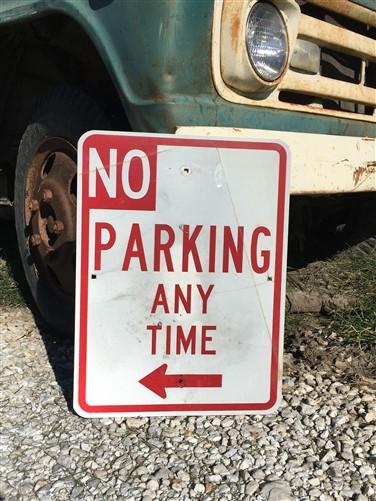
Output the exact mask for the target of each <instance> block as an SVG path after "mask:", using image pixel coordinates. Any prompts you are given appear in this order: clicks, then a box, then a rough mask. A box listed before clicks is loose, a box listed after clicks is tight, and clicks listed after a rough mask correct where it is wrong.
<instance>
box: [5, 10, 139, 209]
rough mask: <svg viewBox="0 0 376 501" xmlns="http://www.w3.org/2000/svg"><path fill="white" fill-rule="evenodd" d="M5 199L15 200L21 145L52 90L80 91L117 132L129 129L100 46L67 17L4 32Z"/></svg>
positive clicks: (39, 21)
mask: <svg viewBox="0 0 376 501" xmlns="http://www.w3.org/2000/svg"><path fill="white" fill-rule="evenodd" d="M0 61H1V64H2V71H1V76H0V116H1V117H2V120H1V121H0V134H1V136H0V137H1V141H0V199H1V197H7V198H9V199H11V200H12V199H13V179H14V166H15V163H16V156H17V150H18V145H19V142H20V139H21V136H22V134H23V131H24V130H25V127H26V125H27V124H28V122H29V120H30V117H31V115H32V113H33V111H34V109H35V107H36V105H37V103H38V100H39V99H40V98H41V96H43V95H44V94H45V93H46V92H48V91H49V90H50V89H51V88H52V87H56V86H58V85H69V86H74V87H79V88H80V89H82V90H83V91H85V92H86V93H87V94H89V95H91V96H92V97H93V98H94V99H96V101H97V102H98V103H100V106H101V108H102V109H103V111H104V112H105V113H106V114H107V115H108V116H109V118H110V120H111V123H112V125H113V128H114V129H123V130H124V129H127V128H129V124H128V120H127V117H126V115H125V112H124V107H123V104H122V102H121V99H120V97H119V93H118V91H117V89H116V88H115V85H114V83H113V81H112V79H111V76H110V75H109V73H108V71H107V69H106V67H105V65H104V63H103V61H102V59H101V57H100V55H99V54H98V51H97V50H96V48H95V46H94V44H93V43H92V41H91V40H90V38H89V37H88V35H87V34H86V33H85V31H84V30H83V29H82V27H81V26H80V25H79V24H78V23H77V22H76V21H74V20H73V19H71V18H70V17H68V16H65V15H61V14H54V15H49V16H46V17H43V18H40V19H37V20H34V21H30V22H24V23H19V24H13V25H11V26H5V27H2V28H1V29H0Z"/></svg>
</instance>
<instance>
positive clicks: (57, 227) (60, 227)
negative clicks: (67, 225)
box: [52, 221, 64, 235]
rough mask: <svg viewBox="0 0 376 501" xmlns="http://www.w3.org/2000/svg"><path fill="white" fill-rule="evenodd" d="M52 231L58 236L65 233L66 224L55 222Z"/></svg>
mask: <svg viewBox="0 0 376 501" xmlns="http://www.w3.org/2000/svg"><path fill="white" fill-rule="evenodd" d="M52 231H53V232H54V233H55V234H56V235H60V233H63V231H64V223H63V222H62V221H55V222H54V224H53V226H52Z"/></svg>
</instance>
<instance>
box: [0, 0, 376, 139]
mask: <svg viewBox="0 0 376 501" xmlns="http://www.w3.org/2000/svg"><path fill="white" fill-rule="evenodd" d="M57 12H60V13H63V14H66V15H68V16H70V17H72V18H73V19H75V20H76V21H77V22H78V23H79V24H80V25H81V26H82V27H83V29H84V30H85V31H86V32H87V33H88V35H89V37H90V38H91V39H92V41H93V43H94V44H95V46H96V47H97V50H98V52H99V53H100V55H101V57H102V59H103V61H104V63H105V65H106V67H107V68H108V71H109V73H110V75H111V77H112V79H113V81H114V83H115V85H116V87H117V89H118V92H119V95H120V97H121V100H122V103H123V106H124V109H125V111H126V113H127V115H128V118H129V121H130V123H131V125H132V127H133V129H134V130H140V131H161V132H172V131H173V130H174V129H175V127H176V126H178V125H207V126H227V127H245V128H257V129H269V130H286V131H300V132H311V133H321V134H338V135H353V136H369V137H374V136H375V134H376V132H375V126H374V124H372V123H370V122H361V121H359V120H349V119H343V118H337V117H330V116H322V115H314V114H309V113H303V112H295V111H286V110H276V109H270V108H267V107H265V108H263V107H252V106H247V105H239V104H233V103H229V102H227V101H225V100H223V99H222V98H221V97H220V96H219V95H218V94H217V92H216V90H215V88H214V86H213V82H212V78H211V32H212V16H213V1H212V0H184V1H182V0H158V1H152V0H127V1H124V0H58V1H57V0H39V1H38V0H35V1H31V0H8V1H3V2H0V24H1V23H4V24H5V23H12V22H21V21H22V20H28V19H32V18H37V17H40V16H45V15H48V14H52V13H57Z"/></svg>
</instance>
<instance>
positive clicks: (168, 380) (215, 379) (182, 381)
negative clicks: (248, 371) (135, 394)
mask: <svg viewBox="0 0 376 501" xmlns="http://www.w3.org/2000/svg"><path fill="white" fill-rule="evenodd" d="M166 371H167V364H163V365H161V366H160V367H158V368H157V369H155V370H154V371H152V372H150V374H148V375H147V376H145V377H144V378H142V379H140V381H139V383H141V384H143V385H144V386H146V388H148V389H149V390H151V391H152V392H154V393H156V394H157V395H158V396H159V397H162V398H166V396H167V394H166V388H221V387H222V374H166Z"/></svg>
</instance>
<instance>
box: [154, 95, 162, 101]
mask: <svg viewBox="0 0 376 501" xmlns="http://www.w3.org/2000/svg"><path fill="white" fill-rule="evenodd" d="M151 99H152V100H153V101H164V100H165V99H166V96H162V95H156V96H151Z"/></svg>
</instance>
